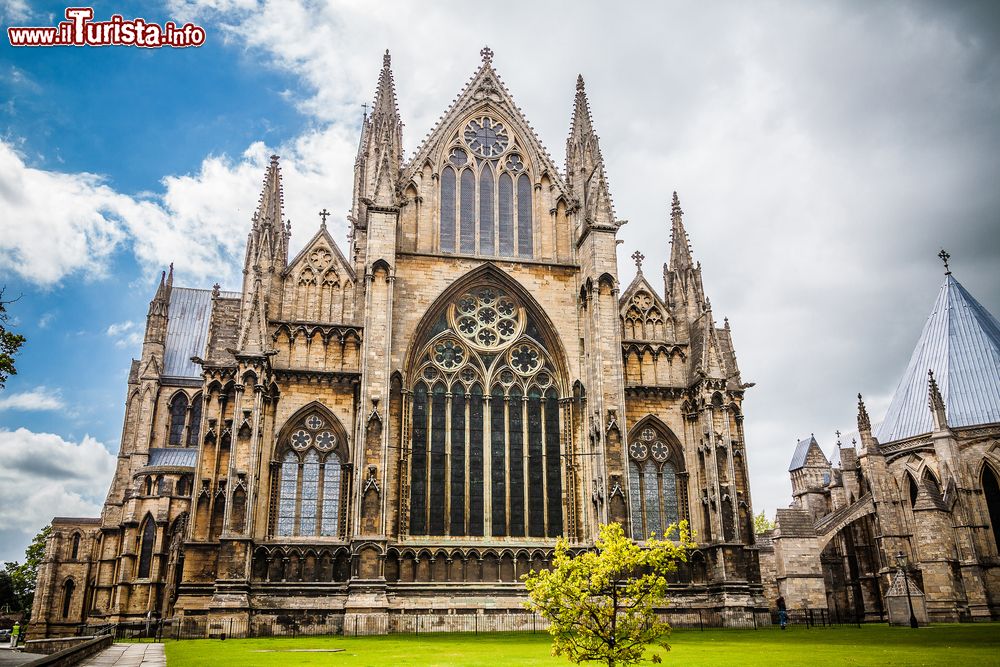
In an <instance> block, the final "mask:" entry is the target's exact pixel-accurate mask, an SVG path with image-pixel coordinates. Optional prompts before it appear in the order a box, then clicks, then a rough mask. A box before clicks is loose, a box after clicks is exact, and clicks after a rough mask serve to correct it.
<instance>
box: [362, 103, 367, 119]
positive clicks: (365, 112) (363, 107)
mask: <svg viewBox="0 0 1000 667" xmlns="http://www.w3.org/2000/svg"><path fill="white" fill-rule="evenodd" d="M361 108H362V109H364V111H363V112H362V116H361V117H362V119H364V120H368V102H365V103H364V104H362V105H361Z"/></svg>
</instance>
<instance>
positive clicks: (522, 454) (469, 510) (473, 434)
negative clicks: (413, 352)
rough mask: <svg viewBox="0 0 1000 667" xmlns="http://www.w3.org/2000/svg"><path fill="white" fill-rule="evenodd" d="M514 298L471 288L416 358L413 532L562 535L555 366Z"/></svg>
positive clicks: (452, 305) (450, 307)
mask: <svg viewBox="0 0 1000 667" xmlns="http://www.w3.org/2000/svg"><path fill="white" fill-rule="evenodd" d="M541 341H542V336H541V335H540V333H539V330H538V329H537V327H536V325H535V323H534V322H533V321H532V319H531V318H530V317H529V316H528V314H527V311H526V310H525V308H524V307H523V306H522V305H521V303H520V302H519V301H518V299H517V298H515V297H514V296H512V295H511V294H509V293H506V292H505V291H503V290H500V289H497V288H495V287H486V286H482V287H476V288H473V289H470V290H468V291H467V292H465V293H464V294H462V295H461V296H459V297H458V298H457V299H455V300H454V301H453V302H452V303H450V304H449V305H448V306H447V308H446V310H445V312H444V313H443V314H442V315H441V316H440V318H439V319H438V321H437V322H436V323H435V325H434V326H433V327H432V329H431V332H430V340H429V341H428V342H427V343H426V344H425V345H424V347H423V348H422V349H421V351H420V352H419V353H418V354H417V356H416V366H415V368H414V372H413V374H412V376H411V377H413V378H414V383H413V385H412V391H411V393H410V424H411V430H410V451H409V482H410V484H409V533H410V534H411V535H435V536H438V535H453V536H468V537H488V536H492V537H505V536H509V537H529V538H530V537H537V538H546V537H556V536H558V535H561V534H562V532H563V508H562V499H563V491H562V473H561V458H562V457H561V446H560V434H561V433H562V430H563V429H564V428H565V426H564V425H563V424H562V417H561V414H560V401H559V397H560V392H559V384H560V383H559V382H558V377H557V371H556V367H555V365H554V363H553V361H552V356H551V354H550V352H549V351H548V350H547V349H546V347H545V345H544V344H543V343H542V342H541Z"/></svg>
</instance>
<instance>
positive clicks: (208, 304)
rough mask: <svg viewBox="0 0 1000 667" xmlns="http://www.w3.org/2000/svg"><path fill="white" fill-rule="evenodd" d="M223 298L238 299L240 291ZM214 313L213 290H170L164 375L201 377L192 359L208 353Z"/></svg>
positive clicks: (199, 370)
mask: <svg viewBox="0 0 1000 667" xmlns="http://www.w3.org/2000/svg"><path fill="white" fill-rule="evenodd" d="M220 296H221V297H222V298H228V299H231V298H239V296H240V294H239V292H222V293H221V294H220ZM211 313H212V290H207V289H192V288H189V287H174V288H172V289H171V290H170V310H169V311H168V320H167V343H166V350H165V352H164V360H163V374H164V375H165V376H168V377H180V378H196V379H197V378H201V369H200V368H199V367H198V365H197V364H195V363H194V362H192V361H191V357H201V356H203V355H204V354H205V337H206V336H207V335H208V322H209V319H210V316H211Z"/></svg>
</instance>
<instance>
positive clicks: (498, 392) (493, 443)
mask: <svg viewBox="0 0 1000 667" xmlns="http://www.w3.org/2000/svg"><path fill="white" fill-rule="evenodd" d="M505 429H506V425H505V424H504V400H503V389H501V388H500V387H494V388H493V395H492V398H491V400H490V454H491V457H490V476H491V477H492V478H493V484H492V486H491V487H490V491H491V494H492V505H493V507H492V512H491V513H490V515H491V516H492V517H493V535H506V534H507V484H506V478H507V466H506V459H507V457H506V455H505V452H504V447H505V446H506V438H505V437H504V431H505Z"/></svg>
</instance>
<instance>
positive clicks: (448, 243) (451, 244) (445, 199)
mask: <svg viewBox="0 0 1000 667" xmlns="http://www.w3.org/2000/svg"><path fill="white" fill-rule="evenodd" d="M454 251H455V170H454V169H452V168H451V167H445V168H444V170H443V171H442V172H441V252H454Z"/></svg>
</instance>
